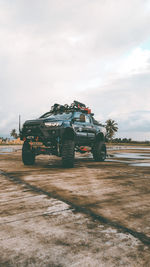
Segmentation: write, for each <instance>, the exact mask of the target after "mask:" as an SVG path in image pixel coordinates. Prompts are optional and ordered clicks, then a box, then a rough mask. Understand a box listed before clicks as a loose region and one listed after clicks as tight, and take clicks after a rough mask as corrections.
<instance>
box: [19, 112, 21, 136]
mask: <svg viewBox="0 0 150 267" xmlns="http://www.w3.org/2000/svg"><path fill="white" fill-rule="evenodd" d="M20 131H21V115H20V114H19V133H20Z"/></svg>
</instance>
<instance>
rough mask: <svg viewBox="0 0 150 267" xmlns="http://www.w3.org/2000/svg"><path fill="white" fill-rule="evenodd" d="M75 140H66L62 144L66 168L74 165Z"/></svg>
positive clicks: (63, 160) (63, 161) (63, 162)
mask: <svg viewBox="0 0 150 267" xmlns="http://www.w3.org/2000/svg"><path fill="white" fill-rule="evenodd" d="M74 145H75V144H74V141H73V140H65V141H64V142H63V144H62V165H63V167H64V168H73V167H74Z"/></svg>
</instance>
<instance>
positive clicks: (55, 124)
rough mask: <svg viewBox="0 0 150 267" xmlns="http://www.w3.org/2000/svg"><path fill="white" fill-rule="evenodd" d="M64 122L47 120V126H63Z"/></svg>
mask: <svg viewBox="0 0 150 267" xmlns="http://www.w3.org/2000/svg"><path fill="white" fill-rule="evenodd" d="M61 124H62V123H60V122H45V126H46V127H54V126H55V127H58V126H61Z"/></svg>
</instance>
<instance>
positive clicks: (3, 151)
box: [0, 146, 21, 155]
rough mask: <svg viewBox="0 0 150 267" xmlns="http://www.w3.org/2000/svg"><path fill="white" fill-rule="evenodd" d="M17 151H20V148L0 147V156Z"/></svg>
mask: <svg viewBox="0 0 150 267" xmlns="http://www.w3.org/2000/svg"><path fill="white" fill-rule="evenodd" d="M19 149H21V147H18V146H0V155H2V154H7V153H12V152H15V151H17V150H19Z"/></svg>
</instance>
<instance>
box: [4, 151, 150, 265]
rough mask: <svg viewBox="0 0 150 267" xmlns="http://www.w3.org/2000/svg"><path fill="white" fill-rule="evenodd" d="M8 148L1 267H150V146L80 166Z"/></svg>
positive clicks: (83, 160) (87, 159)
mask: <svg viewBox="0 0 150 267" xmlns="http://www.w3.org/2000/svg"><path fill="white" fill-rule="evenodd" d="M9 151H10V150H9V149H7V148H6V149H5V147H4V149H2V147H0V207H1V208H0V215H1V216H0V266H21V267H22V266H41V267H42V266H54V267H56V266H57V267H66V266H67V267H68V266H69V267H70V266H72V267H78V266H80V267H82V266H83V267H87V266H89V267H99V266H100V267H101V266H102V267H103V266H104V267H107V266H108V267H112V266H114V267H116V266H135V267H137V266H140V267H141V266H146V267H149V266H150V147H143V148H142V147H121V146H120V147H108V157H107V159H106V161H105V162H94V161H93V159H92V157H91V155H90V154H83V155H81V154H76V160H75V168H73V169H63V168H62V166H61V159H59V158H57V157H54V156H38V157H37V158H36V163H35V165H34V166H24V165H23V163H22V161H21V147H16V148H15V149H14V151H13V149H12V151H11V152H9Z"/></svg>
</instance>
